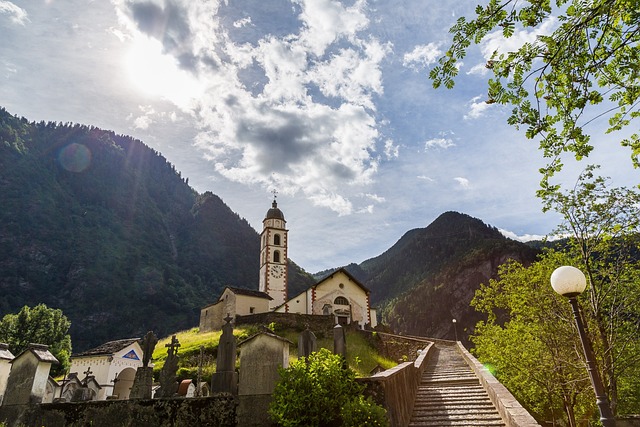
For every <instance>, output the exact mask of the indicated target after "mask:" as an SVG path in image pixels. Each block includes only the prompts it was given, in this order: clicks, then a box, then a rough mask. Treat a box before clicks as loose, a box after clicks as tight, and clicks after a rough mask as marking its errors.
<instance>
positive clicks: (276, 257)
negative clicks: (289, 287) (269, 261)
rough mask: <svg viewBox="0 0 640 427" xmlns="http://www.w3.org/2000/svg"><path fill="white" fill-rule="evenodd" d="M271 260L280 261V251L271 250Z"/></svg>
mask: <svg viewBox="0 0 640 427" xmlns="http://www.w3.org/2000/svg"><path fill="white" fill-rule="evenodd" d="M273 262H280V251H273Z"/></svg>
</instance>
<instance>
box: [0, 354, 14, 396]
mask: <svg viewBox="0 0 640 427" xmlns="http://www.w3.org/2000/svg"><path fill="white" fill-rule="evenodd" d="M13 359H15V356H14V355H13V354H12V353H11V352H10V351H9V345H8V344H5V343H0V404H2V396H3V395H4V392H5V389H6V388H7V380H8V379H9V372H11V361H12V360H13Z"/></svg>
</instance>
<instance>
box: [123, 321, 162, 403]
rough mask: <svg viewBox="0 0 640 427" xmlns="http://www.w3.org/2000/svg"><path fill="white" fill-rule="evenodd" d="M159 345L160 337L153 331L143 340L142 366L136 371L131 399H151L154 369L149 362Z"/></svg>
mask: <svg viewBox="0 0 640 427" xmlns="http://www.w3.org/2000/svg"><path fill="white" fill-rule="evenodd" d="M157 343H158V337H156V335H155V334H154V333H153V332H152V331H149V332H147V335H145V336H144V338H143V339H142V366H140V367H139V368H137V369H136V376H135V378H134V379H133V386H132V387H131V393H130V394H129V399H151V396H152V395H151V387H152V386H153V368H152V367H150V366H149V362H150V361H151V355H153V350H154V349H155V348H156V344H157Z"/></svg>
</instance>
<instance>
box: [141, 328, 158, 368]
mask: <svg viewBox="0 0 640 427" xmlns="http://www.w3.org/2000/svg"><path fill="white" fill-rule="evenodd" d="M157 343H158V337H157V336H155V334H154V333H153V332H152V331H149V332H147V335H145V336H144V338H143V339H142V366H144V367H145V368H146V367H147V366H149V361H150V360H151V356H152V355H153V350H154V349H155V348H156V344H157Z"/></svg>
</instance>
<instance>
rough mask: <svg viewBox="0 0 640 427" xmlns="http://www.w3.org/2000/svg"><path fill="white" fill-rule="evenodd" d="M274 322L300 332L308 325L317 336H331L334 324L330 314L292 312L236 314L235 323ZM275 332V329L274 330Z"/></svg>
mask: <svg viewBox="0 0 640 427" xmlns="http://www.w3.org/2000/svg"><path fill="white" fill-rule="evenodd" d="M270 323H275V324H276V325H277V326H281V327H282V326H284V327H286V328H291V329H294V330H297V331H299V332H302V331H303V330H304V329H305V327H306V326H307V325H308V326H309V329H310V330H311V331H313V333H314V334H316V336H317V337H318V338H324V337H331V336H333V335H332V333H333V332H332V330H333V327H334V326H335V325H334V318H333V316H332V315H328V316H317V315H311V314H294V313H275V312H268V313H258V314H250V315H247V316H236V325H264V326H268V325H269V324H270ZM276 329H277V327H276ZM275 332H276V333H277V330H276V331H275Z"/></svg>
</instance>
